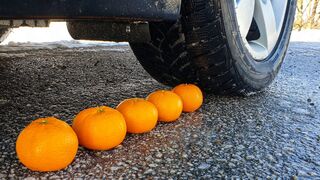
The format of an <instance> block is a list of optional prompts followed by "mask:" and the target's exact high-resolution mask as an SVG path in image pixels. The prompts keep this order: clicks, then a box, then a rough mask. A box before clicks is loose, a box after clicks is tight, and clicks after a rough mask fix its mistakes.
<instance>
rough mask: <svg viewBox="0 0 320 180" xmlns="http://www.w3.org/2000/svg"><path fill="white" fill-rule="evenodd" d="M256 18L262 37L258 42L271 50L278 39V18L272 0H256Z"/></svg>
mask: <svg viewBox="0 0 320 180" xmlns="http://www.w3.org/2000/svg"><path fill="white" fill-rule="evenodd" d="M253 16H254V18H255V20H256V22H257V26H258V28H259V31H260V38H259V39H258V40H257V41H256V43H258V44H260V45H262V46H263V47H265V48H266V49H267V50H268V52H271V50H272V48H273V47H274V45H275V43H276V41H277V38H278V37H277V26H276V18H275V14H274V11H273V6H272V3H271V1H270V0H256V7H255V12H254V15H253Z"/></svg>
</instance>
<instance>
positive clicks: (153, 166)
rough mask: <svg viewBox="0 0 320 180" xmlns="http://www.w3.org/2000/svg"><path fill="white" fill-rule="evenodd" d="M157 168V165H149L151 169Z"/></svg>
mask: <svg viewBox="0 0 320 180" xmlns="http://www.w3.org/2000/svg"><path fill="white" fill-rule="evenodd" d="M157 166H158V165H157V164H149V167H152V168H155V167H157Z"/></svg>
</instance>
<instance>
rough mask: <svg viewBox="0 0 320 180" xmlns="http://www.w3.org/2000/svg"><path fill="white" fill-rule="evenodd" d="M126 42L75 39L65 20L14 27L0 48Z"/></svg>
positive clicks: (105, 44)
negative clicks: (39, 26) (43, 25)
mask: <svg viewBox="0 0 320 180" xmlns="http://www.w3.org/2000/svg"><path fill="white" fill-rule="evenodd" d="M127 44H128V43H126V42H121V43H116V42H110V41H85V40H80V41H79V40H73V39H72V37H71V36H70V35H69V32H68V30H67V27H66V23H65V22H53V23H50V27H49V28H31V27H20V28H17V29H13V30H12V32H11V33H10V34H9V36H8V37H7V39H6V40H5V41H3V42H2V43H1V44H0V46H2V47H1V48H0V49H1V51H3V50H16V49H17V48H19V49H20V50H21V49H53V48H82V47H95V46H119V45H127Z"/></svg>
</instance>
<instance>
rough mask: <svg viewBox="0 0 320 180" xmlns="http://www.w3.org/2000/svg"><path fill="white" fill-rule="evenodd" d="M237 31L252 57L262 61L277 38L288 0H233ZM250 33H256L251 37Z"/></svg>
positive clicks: (270, 50)
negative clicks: (254, 36) (255, 35)
mask: <svg viewBox="0 0 320 180" xmlns="http://www.w3.org/2000/svg"><path fill="white" fill-rule="evenodd" d="M234 4H235V10H236V16H237V21H238V26H239V31H240V34H241V37H242V40H243V42H244V44H245V46H246V48H247V49H248V51H249V53H250V54H251V55H252V57H253V58H254V59H255V60H257V61H262V60H264V59H265V58H267V57H268V56H269V54H270V53H271V52H272V51H273V49H274V47H275V45H276V44H277V41H278V39H279V36H280V33H281V29H282V25H283V21H284V17H285V14H286V10H287V5H288V0H234ZM252 33H256V34H258V37H257V38H252V37H251V36H252Z"/></svg>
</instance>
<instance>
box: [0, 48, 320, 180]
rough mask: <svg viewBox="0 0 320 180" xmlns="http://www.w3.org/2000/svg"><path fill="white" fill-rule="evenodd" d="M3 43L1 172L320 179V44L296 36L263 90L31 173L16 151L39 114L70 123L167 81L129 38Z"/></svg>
mask: <svg viewBox="0 0 320 180" xmlns="http://www.w3.org/2000/svg"><path fill="white" fill-rule="evenodd" d="M0 51H1V52H0V106H1V108H0V114H1V120H0V128H1V131H0V150H1V151H0V166H1V167H0V179H7V178H13V179H16V178H19V177H20V178H22V177H29V178H40V177H41V178H53V179H57V178H107V179H108V178H119V177H122V178H124V179H137V178H152V177H153V178H156V177H157V178H160V179H167V178H168V177H171V178H173V179H189V178H193V179H198V178H204V179H210V178H218V177H228V178H231V177H232V176H233V177H242V178H253V177H287V178H295V177H307V178H320V43H299V42H296V43H292V44H291V46H290V49H289V52H288V55H287V58H286V60H285V63H284V65H283V68H282V70H281V72H280V74H279V76H278V77H277V79H276V81H275V82H274V83H273V84H272V85H271V86H270V88H268V89H267V90H266V91H265V92H263V93H259V94H257V95H254V96H250V97H220V96H214V95H206V96H205V101H204V104H203V106H202V107H201V109H200V110H199V111H197V112H195V113H190V114H183V115H182V116H181V118H180V119H179V120H178V121H176V122H174V123H169V124H164V123H160V124H158V126H157V127H156V129H154V130H153V131H152V132H151V133H147V134H143V135H131V134H129V135H128V136H127V138H126V139H125V141H124V142H123V143H122V145H120V146H119V147H117V148H116V149H114V150H111V151H101V152H95V151H89V150H87V149H84V148H82V147H80V149H79V151H78V153H77V156H76V158H75V160H74V162H73V163H72V164H71V165H70V166H68V167H67V168H66V169H64V170H62V171H58V172H51V173H39V172H32V171H29V170H28V169H26V168H25V167H24V166H23V165H21V164H20V163H19V161H18V159H17V156H16V153H15V141H16V138H17V136H18V133H19V132H20V131H21V130H22V129H23V128H24V127H25V126H26V125H27V124H29V123H30V122H31V121H32V120H34V119H36V118H39V117H44V116H55V117H57V118H60V119H63V120H65V121H67V122H68V123H71V121H72V119H73V118H74V116H75V114H76V113H78V112H79V111H80V110H82V109H84V108H87V107H92V106H98V105H108V106H111V107H115V106H116V105H117V104H118V103H119V102H120V101H121V100H123V99H125V98H130V97H146V96H147V95H148V94H149V93H150V92H152V91H154V90H157V89H162V88H168V87H165V86H163V85H161V84H159V83H157V82H156V81H155V80H153V79H152V78H151V77H150V76H149V75H148V74H147V73H146V72H145V71H144V70H143V69H142V67H141V66H140V65H139V63H138V62H137V60H136V59H135V57H134V55H133V54H132V52H131V50H130V48H129V47H128V46H113V47H89V48H62V47H60V48H54V49H46V48H44V49H41V48H40V49H39V48H38V49H35V48H30V49H28V48H27V49H22V50H21V49H19V47H17V48H7V47H1V48H0Z"/></svg>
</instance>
